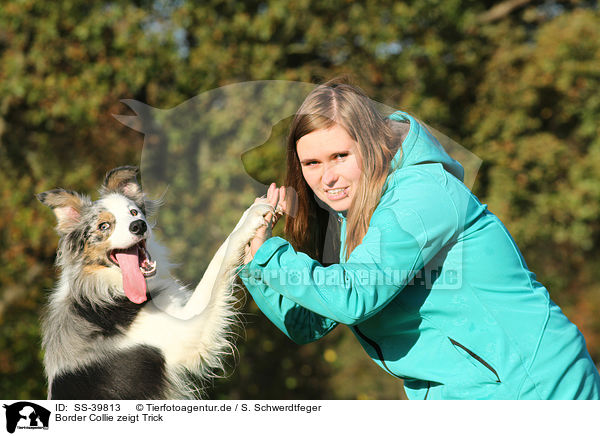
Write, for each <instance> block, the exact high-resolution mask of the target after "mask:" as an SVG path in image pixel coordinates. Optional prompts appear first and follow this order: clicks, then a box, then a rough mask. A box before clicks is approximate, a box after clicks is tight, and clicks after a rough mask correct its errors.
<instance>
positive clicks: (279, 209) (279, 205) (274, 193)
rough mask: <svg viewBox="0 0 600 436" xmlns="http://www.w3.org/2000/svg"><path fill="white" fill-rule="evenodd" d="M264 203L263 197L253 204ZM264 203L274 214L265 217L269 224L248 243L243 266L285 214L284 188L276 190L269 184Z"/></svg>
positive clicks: (272, 184) (252, 256)
mask: <svg viewBox="0 0 600 436" xmlns="http://www.w3.org/2000/svg"><path fill="white" fill-rule="evenodd" d="M259 202H260V203H263V202H265V198H264V197H260V198H257V199H256V200H254V203H259ZM266 202H267V203H268V204H270V205H271V206H273V208H274V209H275V214H272V213H268V214H267V215H265V219H266V220H267V221H268V222H269V225H265V226H263V227H261V228H259V229H258V230H257V232H256V235H255V236H254V239H252V241H250V245H248V246H247V247H246V253H245V256H244V264H247V263H249V262H250V261H251V260H252V259H253V258H254V255H255V254H256V252H257V251H258V249H259V248H260V246H261V245H262V244H263V243H264V242H265V241H266V240H267V239H269V238H270V237H271V231H272V230H273V227H275V224H277V221H279V218H281V217H282V216H283V214H284V213H285V212H286V208H287V202H286V198H285V186H281V187H280V188H277V185H276V184H275V183H271V186H269V189H268V191H267V198H266Z"/></svg>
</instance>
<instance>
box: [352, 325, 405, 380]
mask: <svg viewBox="0 0 600 436" xmlns="http://www.w3.org/2000/svg"><path fill="white" fill-rule="evenodd" d="M352 328H353V329H354V331H355V332H356V334H357V335H358V336H360V338H361V339H362V340H363V341H365V342H366V343H367V344H369V345H370V346H371V347H373V349H374V350H375V353H377V358H378V359H379V361H380V362H381V364H382V365H383V367H384V368H385V370H386V371H387V372H389V373H390V374H391V375H393V376H394V377H397V378H399V379H402V377H400V376H399V375H398V374H395V373H394V372H393V371H392V370H391V369H390V368H388V366H387V364H386V363H385V357H383V351H382V349H381V347H380V346H379V344H378V343H377V342H375V341H374V340H373V339H371V338H369V337H368V336H366V335H365V334H364V333H363V332H361V331H360V330H359V329H358V327H356V326H353V327H352Z"/></svg>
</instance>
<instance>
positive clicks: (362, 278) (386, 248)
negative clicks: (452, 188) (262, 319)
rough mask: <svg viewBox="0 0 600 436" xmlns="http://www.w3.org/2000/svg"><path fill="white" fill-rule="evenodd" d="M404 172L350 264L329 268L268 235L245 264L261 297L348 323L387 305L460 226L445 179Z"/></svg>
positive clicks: (355, 250)
mask: <svg viewBox="0 0 600 436" xmlns="http://www.w3.org/2000/svg"><path fill="white" fill-rule="evenodd" d="M406 173H407V174H402V175H400V176H399V177H400V178H401V179H402V180H397V181H396V182H397V183H395V184H394V185H393V187H392V188H390V189H388V190H387V191H386V193H385V194H384V195H383V196H382V199H381V201H380V203H379V206H378V207H377V208H376V210H375V212H374V213H373V216H372V218H371V221H370V224H369V229H368V231H367V233H366V234H365V236H364V238H363V240H362V243H361V244H359V245H358V246H357V247H356V248H355V249H354V250H353V251H352V253H351V255H350V257H349V259H348V262H347V263H342V264H335V265H330V266H328V267H324V266H322V265H320V264H319V263H318V262H317V261H315V260H313V259H311V258H310V257H309V256H307V255H306V254H304V253H300V252H296V251H295V250H294V249H293V247H292V246H291V245H290V244H289V243H288V242H287V241H285V240H284V239H282V238H278V237H274V238H271V239H269V240H267V241H266V242H265V243H264V244H263V245H262V246H261V247H260V249H259V250H258V251H257V252H256V255H255V257H254V259H253V260H252V261H251V262H250V263H249V264H248V265H247V266H246V268H245V271H246V273H247V274H250V275H252V276H253V278H254V280H256V281H257V283H262V284H263V285H264V288H261V289H263V290H264V292H262V296H265V295H269V297H265V298H266V299H268V300H269V301H271V302H275V301H277V302H280V303H279V304H285V305H292V304H295V305H298V306H301V307H303V308H306V309H308V310H309V311H310V312H312V313H315V314H318V315H320V316H321V317H324V318H327V319H329V320H333V321H335V322H338V323H341V324H347V325H354V324H359V323H361V322H362V321H364V320H366V319H368V318H369V317H371V316H373V315H374V314H375V313H377V312H378V311H380V310H381V309H383V308H384V307H385V306H386V305H387V304H388V303H389V302H390V301H391V300H392V299H393V298H394V297H395V296H396V295H397V294H398V293H399V292H400V291H401V290H402V289H403V288H404V287H405V286H406V285H407V284H408V283H409V282H410V281H411V280H412V278H413V277H414V275H415V274H416V273H417V272H418V271H419V270H421V269H422V268H423V267H424V266H425V265H426V264H427V262H429V260H431V259H432V258H433V257H434V256H435V255H436V254H437V253H438V252H439V251H440V250H441V249H442V248H443V247H444V245H446V244H447V243H448V242H449V241H450V240H451V239H452V238H453V237H454V236H455V235H456V232H457V229H458V214H457V210H456V207H455V205H454V202H453V201H452V199H451V197H450V195H449V194H448V192H447V191H446V189H445V187H444V186H443V184H441V183H439V181H438V180H434V179H433V178H432V177H431V175H429V177H428V176H427V175H424V174H422V173H419V172H418V171H412V172H406ZM255 294H256V293H253V296H255ZM259 298H260V297H259ZM272 304H273V303H272ZM261 308H262V307H261ZM271 319H272V318H271ZM276 324H277V323H276ZM279 327H280V328H281V326H279ZM288 329H289V327H288ZM284 331H285V330H284Z"/></svg>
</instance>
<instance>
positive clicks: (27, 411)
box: [3, 401, 50, 433]
mask: <svg viewBox="0 0 600 436" xmlns="http://www.w3.org/2000/svg"><path fill="white" fill-rule="evenodd" d="M3 407H4V408H5V409H6V431H8V432H9V433H14V432H15V430H16V429H19V430H22V429H27V430H38V429H39V430H42V429H43V430H48V424H49V422H50V411H49V410H47V409H45V408H43V407H42V406H38V405H37V404H35V403H30V402H28V401H19V402H18V403H14V404H10V405H6V404H4V405H3Z"/></svg>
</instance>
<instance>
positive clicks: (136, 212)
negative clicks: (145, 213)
mask: <svg viewBox="0 0 600 436" xmlns="http://www.w3.org/2000/svg"><path fill="white" fill-rule="evenodd" d="M130 212H131V215H133V216H137V214H138V211H137V210H135V209H131V211H130Z"/></svg>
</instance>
